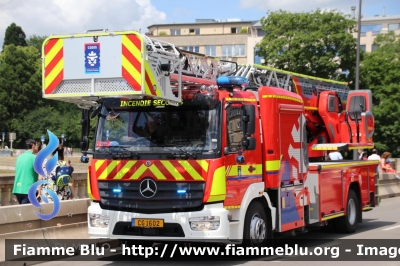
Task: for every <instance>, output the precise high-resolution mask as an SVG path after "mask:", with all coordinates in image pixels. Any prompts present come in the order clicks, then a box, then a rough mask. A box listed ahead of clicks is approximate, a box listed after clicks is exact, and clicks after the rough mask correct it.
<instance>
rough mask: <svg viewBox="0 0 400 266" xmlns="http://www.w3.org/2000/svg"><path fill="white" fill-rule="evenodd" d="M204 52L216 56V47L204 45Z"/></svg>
mask: <svg viewBox="0 0 400 266" xmlns="http://www.w3.org/2000/svg"><path fill="white" fill-rule="evenodd" d="M205 50H206V51H205V54H206V55H208V56H217V47H216V46H215V45H207V46H205Z"/></svg>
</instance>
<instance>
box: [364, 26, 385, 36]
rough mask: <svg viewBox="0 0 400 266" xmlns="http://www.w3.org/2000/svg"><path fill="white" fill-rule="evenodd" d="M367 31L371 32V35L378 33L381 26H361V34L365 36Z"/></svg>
mask: <svg viewBox="0 0 400 266" xmlns="http://www.w3.org/2000/svg"><path fill="white" fill-rule="evenodd" d="M368 31H372V33H380V32H381V31H382V24H376V25H361V34H365V33H367V32H368Z"/></svg>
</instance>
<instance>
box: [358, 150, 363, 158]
mask: <svg viewBox="0 0 400 266" xmlns="http://www.w3.org/2000/svg"><path fill="white" fill-rule="evenodd" d="M363 155H364V150H363V149H358V160H362V158H363Z"/></svg>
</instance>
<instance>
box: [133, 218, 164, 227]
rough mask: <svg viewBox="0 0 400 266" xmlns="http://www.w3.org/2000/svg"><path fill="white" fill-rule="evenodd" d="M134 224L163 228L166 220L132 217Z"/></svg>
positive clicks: (136, 225) (135, 225)
mask: <svg viewBox="0 0 400 266" xmlns="http://www.w3.org/2000/svg"><path fill="white" fill-rule="evenodd" d="M132 226H134V227H147V228H163V227H164V220H162V219H132Z"/></svg>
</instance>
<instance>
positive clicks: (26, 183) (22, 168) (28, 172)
mask: <svg viewBox="0 0 400 266" xmlns="http://www.w3.org/2000/svg"><path fill="white" fill-rule="evenodd" d="M25 144H26V151H25V152H24V153H23V154H21V155H19V156H18V158H17V161H16V164H15V178H14V187H13V190H12V193H13V194H14V195H15V196H16V197H17V200H18V203H19V204H28V203H30V201H29V198H28V191H29V188H30V187H31V186H32V185H33V184H34V183H35V182H37V181H38V180H39V179H41V177H40V176H39V175H38V174H37V173H36V171H35V169H34V166H33V165H34V162H35V158H36V154H37V153H38V149H39V145H38V143H37V142H36V141H35V140H33V139H27V140H26V141H25Z"/></svg>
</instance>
